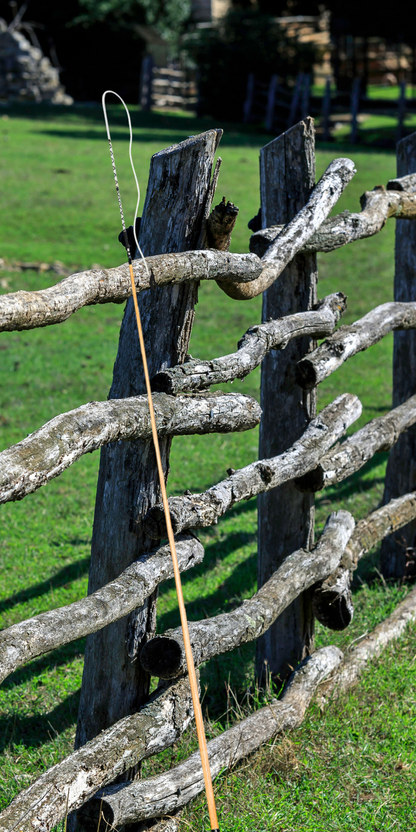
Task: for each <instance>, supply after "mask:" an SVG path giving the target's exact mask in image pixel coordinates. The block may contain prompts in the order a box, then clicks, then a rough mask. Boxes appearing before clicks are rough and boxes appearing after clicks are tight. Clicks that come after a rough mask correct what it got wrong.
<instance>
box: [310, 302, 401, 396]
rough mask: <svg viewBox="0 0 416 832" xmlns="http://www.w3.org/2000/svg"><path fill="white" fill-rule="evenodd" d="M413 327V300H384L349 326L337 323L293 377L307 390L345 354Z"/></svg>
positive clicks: (345, 355)
mask: <svg viewBox="0 0 416 832" xmlns="http://www.w3.org/2000/svg"><path fill="white" fill-rule="evenodd" d="M406 329H416V301H413V302H411V303H394V302H391V303H383V304H382V305H381V306H377V307H376V308H375V309H372V310H371V312H368V313H367V315H364V317H363V318H360V319H359V320H358V321H355V323H353V324H350V325H349V326H340V327H339V329H338V330H337V331H336V332H335V333H334V334H333V335H331V337H330V338H328V339H327V341H324V343H323V344H321V345H320V346H319V347H318V348H317V349H316V350H314V351H313V352H311V353H309V355H307V356H306V357H305V358H303V359H302V360H301V361H299V362H298V364H297V366H296V380H297V383H298V384H299V385H300V387H303V389H304V390H310V389H312V387H315V386H316V385H317V384H320V383H321V381H323V380H324V379H325V378H328V376H330V375H331V373H334V372H335V370H338V368H339V367H341V366H342V364H343V363H344V361H346V360H347V358H351V356H352V355H356V354H357V352H362V351H363V350H366V349H368V347H371V346H373V344H377V342H378V341H381V339H382V338H384V336H385V335H388V333H389V332H396V331H397V330H406Z"/></svg>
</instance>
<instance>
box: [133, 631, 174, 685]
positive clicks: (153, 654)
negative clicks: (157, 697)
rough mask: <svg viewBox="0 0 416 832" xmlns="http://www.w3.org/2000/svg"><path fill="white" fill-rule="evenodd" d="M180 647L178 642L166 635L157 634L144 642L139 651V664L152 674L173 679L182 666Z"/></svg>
mask: <svg viewBox="0 0 416 832" xmlns="http://www.w3.org/2000/svg"><path fill="white" fill-rule="evenodd" d="M182 660H183V656H182V649H181V647H180V645H179V644H178V642H177V641H176V640H175V639H173V638H168V637H167V636H157V637H156V638H152V639H151V640H150V641H148V642H147V644H145V646H144V647H143V650H142V652H141V653H140V664H141V666H142V667H143V669H144V670H146V671H147V672H148V673H151V674H152V676H158V677H159V678H162V679H173V678H174V677H175V676H177V675H178V672H179V670H180V668H181V666H182Z"/></svg>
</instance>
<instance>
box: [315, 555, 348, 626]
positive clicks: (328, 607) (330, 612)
mask: <svg viewBox="0 0 416 832" xmlns="http://www.w3.org/2000/svg"><path fill="white" fill-rule="evenodd" d="M312 606H313V611H314V614H315V617H316V618H317V619H318V621H319V622H320V623H321V624H323V625H324V627H328V628H329V629H330V630H345V628H346V627H348V625H349V624H351V621H352V619H353V616H354V604H353V602H352V593H351V580H350V572H349V569H343V568H338V569H337V570H336V571H335V573H334V574H332V575H330V576H329V577H328V578H326V579H325V580H324V581H322V583H320V584H319V586H318V587H316V589H315V590H314V593H313V597H312Z"/></svg>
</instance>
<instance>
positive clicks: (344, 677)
mask: <svg viewBox="0 0 416 832" xmlns="http://www.w3.org/2000/svg"><path fill="white" fill-rule="evenodd" d="M414 621H416V589H413V590H412V591H411V592H409V594H408V595H407V596H406V598H405V599H404V601H402V602H401V603H400V604H398V605H397V607H396V609H395V610H394V612H393V613H392V614H391V615H390V616H389V617H388V618H386V619H385V620H384V621H382V622H381V624H378V625H377V627H375V628H374V630H373V631H372V632H371V633H370V634H369V635H368V636H366V637H365V638H363V639H362V640H361V641H360V642H359V643H358V644H356V645H355V646H354V647H353V649H352V651H351V652H350V653H348V654H347V657H346V658H345V659H344V661H343V662H342V664H341V665H340V667H339V669H338V670H336V671H335V673H334V674H333V675H332V676H331V678H330V679H328V681H327V682H326V683H325V684H324V685H322V686H320V688H319V694H318V702H319V704H320V705H321V707H322V706H324V705H325V704H326V703H327V702H328V701H330V700H331V699H333V698H337V697H338V696H340V695H341V694H342V693H345V691H347V690H349V689H350V688H351V687H353V686H354V685H356V684H357V682H358V681H359V679H360V676H361V675H362V673H363V672H364V671H365V670H366V668H367V665H368V663H369V662H370V661H371V660H372V659H375V658H377V656H379V655H380V653H381V652H382V650H383V649H384V648H385V647H386V646H387V645H388V644H390V643H391V642H392V641H395V640H396V639H397V638H399V637H400V636H401V635H403V633H404V632H405V630H406V628H407V626H408V625H409V624H410V623H411V622H414Z"/></svg>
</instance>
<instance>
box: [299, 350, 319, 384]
mask: <svg viewBox="0 0 416 832" xmlns="http://www.w3.org/2000/svg"><path fill="white" fill-rule="evenodd" d="M295 379H296V384H299V387H301V388H302V390H312V389H313V388H314V387H316V385H317V383H318V380H317V375H316V368H315V367H314V365H313V364H312V362H311V361H309V359H308V358H302V361H299V362H298V364H296V368H295Z"/></svg>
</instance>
